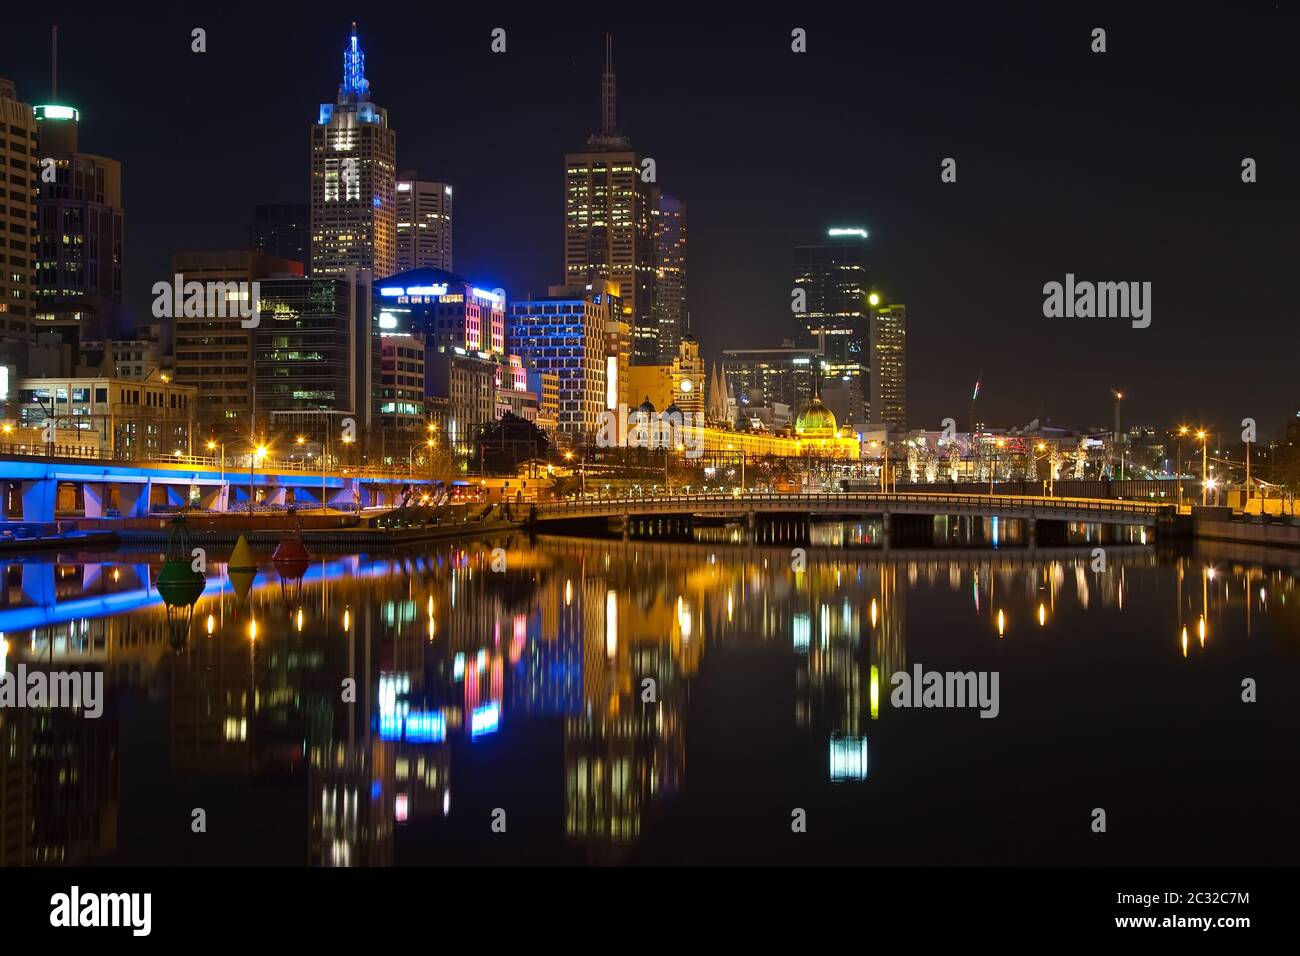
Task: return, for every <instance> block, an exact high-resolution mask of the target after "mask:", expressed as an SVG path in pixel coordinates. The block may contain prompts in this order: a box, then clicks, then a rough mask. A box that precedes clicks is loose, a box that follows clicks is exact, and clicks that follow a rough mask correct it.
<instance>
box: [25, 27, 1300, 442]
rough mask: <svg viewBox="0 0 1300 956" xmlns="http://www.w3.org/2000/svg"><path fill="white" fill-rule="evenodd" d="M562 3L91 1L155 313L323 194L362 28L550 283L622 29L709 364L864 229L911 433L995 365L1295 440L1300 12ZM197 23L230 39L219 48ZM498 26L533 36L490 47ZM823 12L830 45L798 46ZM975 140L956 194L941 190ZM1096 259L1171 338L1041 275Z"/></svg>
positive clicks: (63, 74)
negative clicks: (685, 10) (312, 169)
mask: <svg viewBox="0 0 1300 956" xmlns="http://www.w3.org/2000/svg"><path fill="white" fill-rule="evenodd" d="M545 6H546V8H547V13H548V15H547V16H545V17H543V15H542V14H541V13H539V12H536V11H539V10H542V9H543V8H542V6H541V5H539V6H538V7H535V8H534V11H535V12H533V13H531V14H529V13H520V14H515V13H509V12H498V11H502V9H503V8H500V7H497V6H494V7H493V12H491V13H484V14H476V15H475V16H474V18H472V19H466V18H464V14H460V13H455V12H451V13H449V12H448V11H447V8H446V7H445V5H441V4H437V5H435V4H418V5H417V4H410V5H405V4H401V5H376V4H354V5H353V6H351V7H348V6H344V5H342V4H338V5H335V4H329V3H313V4H310V5H308V4H305V3H283V4H278V5H272V4H265V5H262V6H249V7H246V8H236V7H224V6H223V7H218V6H216V5H211V6H209V7H206V8H205V9H204V10H203V11H202V12H201V13H198V14H195V13H177V12H175V11H174V10H170V9H169V8H163V7H160V8H159V10H158V12H157V13H153V14H149V13H147V12H146V11H145V10H144V9H143V8H141V9H140V12H139V13H136V12H135V10H136V8H135V6H134V5H133V12H132V14H131V15H130V16H129V17H127V18H119V17H109V16H103V17H99V18H90V19H84V18H83V19H78V20H73V19H72V18H71V17H67V18H65V19H63V20H62V21H61V22H60V23H59V28H60V30H59V32H60V55H59V61H60V76H59V101H60V102H64V103H68V104H70V105H73V106H76V107H77V108H78V109H80V110H81V112H82V124H81V148H82V149H83V150H84V151H86V152H93V153H101V154H103V155H107V156H112V157H114V158H117V159H119V160H121V161H122V163H123V176H124V192H125V207H126V223H127V244H126V284H127V300H128V304H129V305H130V306H131V307H132V308H133V309H134V310H135V311H136V314H137V316H139V318H140V320H141V321H147V320H148V319H147V315H148V311H147V310H148V305H149V302H150V295H149V288H150V286H151V285H152V284H153V283H154V282H156V281H159V280H161V279H166V278H168V276H169V260H170V256H171V254H172V252H173V251H176V250H181V249H218V248H230V247H243V246H244V245H246V242H247V229H248V220H249V219H250V218H251V216H252V211H253V206H254V205H255V204H256V203H260V202H264V203H273V202H306V200H307V186H308V166H307V161H308V135H309V134H308V130H309V127H310V125H311V124H312V123H313V122H314V120H315V117H316V113H317V107H318V104H320V103H322V102H329V101H332V100H333V99H334V97H335V92H336V87H337V85H338V82H339V75H340V69H341V61H342V51H343V47H344V43H345V39H346V37H347V34H348V31H349V26H350V21H351V20H352V19H356V20H357V21H358V26H359V31H360V35H361V42H362V48H363V50H364V51H365V53H366V68H367V74H368V77H369V79H370V82H371V93H372V98H373V99H374V100H375V102H376V103H378V104H379V105H380V106H383V107H385V108H386V109H387V110H388V114H389V121H390V123H391V125H392V127H393V128H394V129H395V130H396V131H397V144H398V164H399V167H400V168H402V169H416V170H417V171H418V172H419V173H420V175H421V176H422V178H426V179H442V180H446V181H448V182H450V183H452V184H453V185H454V187H455V189H456V221H455V256H456V263H455V264H456V271H457V272H458V273H460V274H462V275H465V276H466V277H468V278H472V279H474V280H475V281H476V282H478V283H479V284H481V285H485V286H487V287H489V288H491V287H494V286H498V285H499V286H503V287H504V288H505V289H506V290H507V291H508V293H509V294H510V296H511V297H512V298H523V297H524V296H525V295H526V294H527V293H528V292H533V293H543V292H545V289H546V286H547V285H549V284H553V283H556V282H558V281H560V279H561V274H562V268H563V251H562V236H563V232H562V222H563V221H562V213H563V191H562V185H563V157H564V153H565V151H566V150H571V149H575V148H578V147H580V146H582V145H583V143H584V142H585V140H586V137H587V135H588V134H590V133H591V132H593V131H594V130H595V128H596V126H597V124H598V121H599V76H600V71H601V66H602V58H603V41H602V34H603V32H604V31H605V30H606V29H608V30H610V31H612V32H613V34H614V54H615V67H616V70H617V73H618V82H619V125H620V127H621V128H622V130H623V131H624V132H625V133H627V134H628V135H629V136H630V137H631V139H632V143H633V146H634V147H635V148H636V149H638V150H639V151H641V152H642V153H643V154H645V155H649V156H652V157H654V158H655V160H656V163H657V167H658V176H659V185H660V186H661V187H662V188H664V189H665V190H666V191H668V192H671V193H673V194H674V195H676V196H678V197H679V198H681V199H682V200H684V201H685V202H686V203H687V205H688V209H689V230H690V231H689V247H688V284H689V304H690V310H691V316H692V323H693V331H694V332H695V334H696V335H697V336H698V337H699V338H700V339H701V340H702V342H703V344H704V348H705V353H706V356H707V357H708V358H709V360H710V361H712V360H714V359H715V358H718V357H719V356H720V353H721V350H722V349H723V348H733V347H743V346H764V345H779V344H780V340H781V339H782V338H783V337H786V336H789V335H791V334H793V321H792V317H791V314H790V311H789V301H790V288H791V286H792V268H793V267H792V260H793V247H794V246H795V245H796V244H798V243H800V242H806V241H809V240H814V239H816V238H818V237H819V236H821V235H822V234H824V230H825V229H826V228H827V227H828V226H832V225H838V226H845V225H861V226H865V227H866V228H867V229H869V230H870V232H871V235H872V239H871V248H872V266H873V268H874V271H875V276H876V282H877V285H878V287H879V288H880V289H881V290H882V291H883V292H884V294H885V295H886V297H887V298H889V299H890V300H891V301H902V302H906V303H907V305H908V318H909V329H908V331H909V335H908V397H909V419H910V424H911V425H912V426H913V427H921V426H926V427H932V428H937V427H939V426H938V423H939V421H940V419H942V418H944V417H947V416H951V417H953V418H955V419H956V420H957V421H958V423H959V426H960V427H962V428H964V427H965V425H966V420H967V415H968V402H969V396H970V390H971V387H972V385H973V383H974V381H975V379H976V377H977V375H982V378H983V382H984V385H983V389H982V391H981V405H980V412H979V417H980V418H981V419H982V420H985V421H988V422H989V423H991V424H998V425H1016V424H1024V423H1027V422H1028V421H1029V420H1030V419H1032V418H1034V417H1036V416H1042V417H1045V418H1051V419H1052V420H1053V421H1054V422H1056V423H1058V424H1062V425H1068V426H1072V427H1079V426H1089V425H1098V426H1102V425H1107V424H1108V423H1109V422H1110V421H1111V416H1112V404H1111V399H1110V388H1111V386H1119V387H1122V388H1123V389H1124V390H1125V391H1126V392H1127V393H1128V395H1129V398H1128V400H1126V402H1125V409H1124V418H1125V422H1126V424H1127V423H1129V422H1140V423H1149V424H1152V425H1157V426H1161V427H1167V426H1170V425H1173V424H1175V423H1177V422H1179V421H1190V422H1193V423H1213V424H1215V425H1217V426H1221V427H1224V428H1228V427H1231V428H1232V435H1233V436H1235V435H1236V433H1237V432H1238V431H1239V426H1237V424H1236V423H1237V422H1239V421H1240V420H1241V419H1242V418H1243V417H1246V416H1252V417H1254V418H1256V419H1257V420H1258V421H1259V423H1260V429H1261V438H1266V437H1268V436H1271V435H1272V434H1273V433H1274V432H1275V431H1276V429H1277V428H1278V427H1279V426H1280V425H1281V424H1282V422H1283V421H1284V419H1285V418H1286V417H1287V416H1290V415H1292V414H1294V413H1295V411H1296V409H1297V407H1300V395H1297V389H1296V387H1295V381H1296V376H1295V373H1294V369H1295V363H1296V346H1297V341H1298V340H1300V337H1298V336H1297V332H1296V306H1295V298H1296V297H1295V292H1294V290H1295V285H1296V283H1295V278H1296V269H1295V259H1296V226H1295V224H1296V218H1297V217H1296V211H1297V208H1298V206H1297V198H1298V195H1297V194H1298V192H1300V189H1298V188H1297V178H1298V177H1297V173H1298V172H1300V143H1298V142H1297V119H1298V117H1297V109H1296V101H1297V97H1298V96H1300V83H1298V82H1297V80H1300V57H1297V56H1296V53H1295V43H1296V40H1295V38H1296V36H1297V35H1298V31H1297V26H1298V25H1300V19H1298V18H1297V17H1296V15H1295V13H1294V11H1288V10H1287V9H1283V10H1281V11H1279V10H1276V9H1275V5H1274V4H1272V3H1258V4H1241V3H1237V4H1223V5H1221V6H1218V7H1206V8H1204V9H1202V10H1194V11H1189V10H1188V9H1187V7H1186V6H1183V5H1172V4H1171V5H1168V6H1167V7H1165V8H1164V12H1163V13H1161V14H1159V15H1156V14H1153V15H1152V17H1151V19H1150V20H1149V22H1135V21H1134V20H1133V18H1132V17H1131V16H1130V15H1124V14H1122V13H1118V12H1115V13H1112V12H1107V8H1106V7H1105V6H1104V5H1097V4H1087V5H1078V6H1076V7H1074V8H1072V11H1073V12H1070V13H1067V14H1064V15H1062V14H1056V13H1052V12H1049V11H1042V10H1037V9H1035V8H1034V7H1032V6H1028V5H1026V6H1024V7H1023V8H1020V7H1011V6H1004V7H1003V8H1002V9H1001V10H1000V12H977V11H973V10H967V9H966V5H947V4H907V5H906V6H907V7H908V9H907V10H906V11H891V12H881V11H880V9H879V7H880V5H869V6H868V5H860V7H859V8H858V12H853V11H850V10H847V9H846V10H845V11H843V12H841V13H835V14H830V13H827V12H818V11H817V9H816V8H814V7H810V6H808V5H806V4H799V5H797V6H795V7H792V12H791V13H790V15H789V18H788V19H785V20H781V21H776V20H773V21H771V22H769V23H767V24H755V23H752V22H751V23H744V24H741V23H722V22H713V23H709V24H704V23H699V22H696V23H692V22H690V21H687V20H684V19H681V17H680V14H679V13H673V12H670V11H669V10H668V8H664V7H661V6H660V5H657V4H656V5H653V6H651V7H647V8H644V15H646V16H649V15H660V14H662V17H663V19H661V20H659V21H658V22H654V23H638V24H630V23H619V22H608V21H606V20H603V19H602V17H601V14H600V12H599V8H591V9H592V11H593V12H592V15H591V16H590V17H584V16H583V15H581V13H580V11H581V10H582V9H586V8H584V7H581V6H575V5H564V6H563V7H551V5H545ZM899 6H903V5H899ZM381 9H384V10H391V11H400V14H398V15H395V16H389V17H384V18H380V16H379V15H378V13H377V12H376V11H378V10H381ZM701 9H702V7H701ZM754 9H755V10H757V9H759V8H757V7H756V8H754ZM1117 9H1119V8H1117ZM331 10H333V11H336V12H334V13H331ZM560 10H562V11H563V17H561V16H560V13H559V12H558V11H560ZM13 16H14V15H13V14H11V13H8V12H7V13H6V15H5V17H6V22H7V23H10V24H13V25H14V26H15V29H13V30H11V31H6V34H5V35H4V36H2V37H0V75H4V76H8V77H9V78H11V79H13V80H14V81H15V82H16V83H17V84H18V94H19V97H20V99H23V100H25V101H27V102H29V103H42V102H46V101H48V100H49V94H50V88H49V82H50V81H49V73H50V69H49V25H50V23H51V20H50V19H49V18H48V15H41V14H39V13H31V14H26V13H24V14H20V15H19V19H18V21H15V20H14V19H11V18H12V17H13ZM23 17H29V18H30V19H28V20H26V23H27V24H28V26H27V27H26V28H24V27H23V26H22V18H23ZM195 26H202V27H205V28H206V29H207V31H208V52H207V53H205V54H194V53H191V52H190V36H189V31H190V29H191V28H192V27H195ZM495 26H503V27H505V28H506V29H507V31H508V52H507V53H506V54H505V55H493V54H491V53H490V52H489V40H490V37H489V34H490V31H491V29H492V28H493V27H495ZM794 26H802V27H805V28H806V29H807V30H808V31H809V51H808V53H806V54H803V55H796V54H794V53H791V52H790V29H791V28H792V27H794ZM1097 26H1101V27H1105V28H1106V29H1107V34H1108V35H1107V44H1108V52H1107V53H1105V54H1100V55H1098V54H1093V53H1091V52H1090V51H1089V45H1090V41H1091V38H1090V32H1091V30H1092V28H1093V27H1097ZM948 156H951V157H954V158H955V159H956V160H957V163H958V182H957V183H956V184H944V183H941V182H940V178H939V172H940V160H941V159H942V158H944V157H948ZM1247 156H1249V157H1253V158H1254V159H1255V160H1256V161H1257V162H1258V177H1259V181H1258V182H1257V183H1255V184H1251V185H1247V184H1243V183H1242V181H1241V160H1242V158H1243V157H1247ZM1067 272H1072V273H1074V274H1075V275H1076V277H1078V278H1079V279H1091V280H1094V281H1149V282H1151V283H1152V284H1153V292H1152V299H1153V303H1152V304H1153V314H1152V315H1153V321H1152V324H1151V327H1150V328H1147V329H1133V328H1131V327H1130V325H1129V323H1128V322H1127V321H1126V320H1122V319H1046V318H1044V317H1043V314H1042V305H1043V294H1042V287H1043V284H1044V283H1046V282H1049V281H1053V280H1055V281H1063V280H1064V278H1065V275H1066V273H1067Z"/></svg>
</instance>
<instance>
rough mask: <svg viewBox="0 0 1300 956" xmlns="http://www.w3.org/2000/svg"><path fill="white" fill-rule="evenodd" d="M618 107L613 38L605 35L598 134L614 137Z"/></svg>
mask: <svg viewBox="0 0 1300 956" xmlns="http://www.w3.org/2000/svg"><path fill="white" fill-rule="evenodd" d="M617 105H618V96H617V93H616V82H615V79H614V38H613V37H612V36H611V35H610V34H608V33H606V34H605V72H604V73H603V74H601V77H600V134H601V135H602V136H613V135H615V129H616V128H617V126H618V120H617V116H616V113H615V110H616V109H617Z"/></svg>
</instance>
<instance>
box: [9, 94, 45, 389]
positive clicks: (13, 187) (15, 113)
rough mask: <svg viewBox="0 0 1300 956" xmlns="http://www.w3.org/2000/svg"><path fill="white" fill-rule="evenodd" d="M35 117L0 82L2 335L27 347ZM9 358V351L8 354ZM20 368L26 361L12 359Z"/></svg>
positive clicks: (36, 178) (36, 173) (36, 174)
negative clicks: (3, 197)
mask: <svg viewBox="0 0 1300 956" xmlns="http://www.w3.org/2000/svg"><path fill="white" fill-rule="evenodd" d="M37 142H38V140H37V133H36V114H35V113H33V112H32V108H31V106H29V105H28V104H26V103H22V102H19V100H18V93H17V91H16V89H15V87H14V84H13V82H12V81H11V80H6V79H4V78H3V77H0V189H2V190H3V191H4V196H5V200H4V202H3V203H0V229H3V230H4V237H3V240H0V241H2V242H3V249H4V261H3V265H4V268H3V269H0V334H2V335H3V337H4V338H7V339H17V340H19V341H20V342H21V344H22V345H23V346H24V347H25V346H26V343H27V338H28V335H29V332H30V325H31V320H32V315H33V313H34V312H35V311H36V309H35V291H36V254H37V242H36V225H37V223H36V191H37V188H38V187H39V186H40V156H39V150H38V146H37ZM6 351H7V352H8V351H10V350H6ZM16 357H17V358H18V361H19V363H21V365H22V366H23V368H19V369H18V371H19V373H21V372H23V371H24V369H25V365H26V356H25V355H21V356H16ZM6 358H7V356H6Z"/></svg>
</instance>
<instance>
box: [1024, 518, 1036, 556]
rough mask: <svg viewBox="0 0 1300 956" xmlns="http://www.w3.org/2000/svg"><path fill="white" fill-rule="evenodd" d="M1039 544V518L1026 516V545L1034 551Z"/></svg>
mask: <svg viewBox="0 0 1300 956" xmlns="http://www.w3.org/2000/svg"><path fill="white" fill-rule="evenodd" d="M1037 544H1038V519H1037V518H1026V519H1025V546H1026V547H1028V548H1029V550H1031V551H1032V550H1033V549H1034V546H1035V545H1037Z"/></svg>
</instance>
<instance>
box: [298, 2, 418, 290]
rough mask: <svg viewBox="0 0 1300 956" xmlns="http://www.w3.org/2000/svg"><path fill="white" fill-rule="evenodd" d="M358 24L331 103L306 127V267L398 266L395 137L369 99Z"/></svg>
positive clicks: (319, 270)
mask: <svg viewBox="0 0 1300 956" xmlns="http://www.w3.org/2000/svg"><path fill="white" fill-rule="evenodd" d="M365 65H366V60H365V54H364V53H362V52H361V45H360V42H359V41H358V39H357V25H356V24H355V23H353V24H352V37H351V39H350V41H349V43H348V46H347V48H346V49H345V50H344V51H343V82H342V83H340V84H339V95H338V101H337V102H335V103H322V104H321V107H320V116H319V118H318V119H317V121H316V125H314V126H313V127H312V130H311V272H312V274H313V275H341V274H342V273H343V271H344V270H345V269H348V268H353V269H369V270H370V271H371V273H372V274H373V275H374V276H375V278H382V277H386V276H390V275H392V274H393V273H394V272H396V271H397V190H396V187H397V183H396V179H397V134H396V133H394V132H393V131H392V130H391V129H390V128H389V126H388V111H387V110H384V109H381V108H380V107H378V106H376V105H375V104H374V103H372V102H371V101H370V82H369V81H368V80H367V79H366V69H365Z"/></svg>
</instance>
